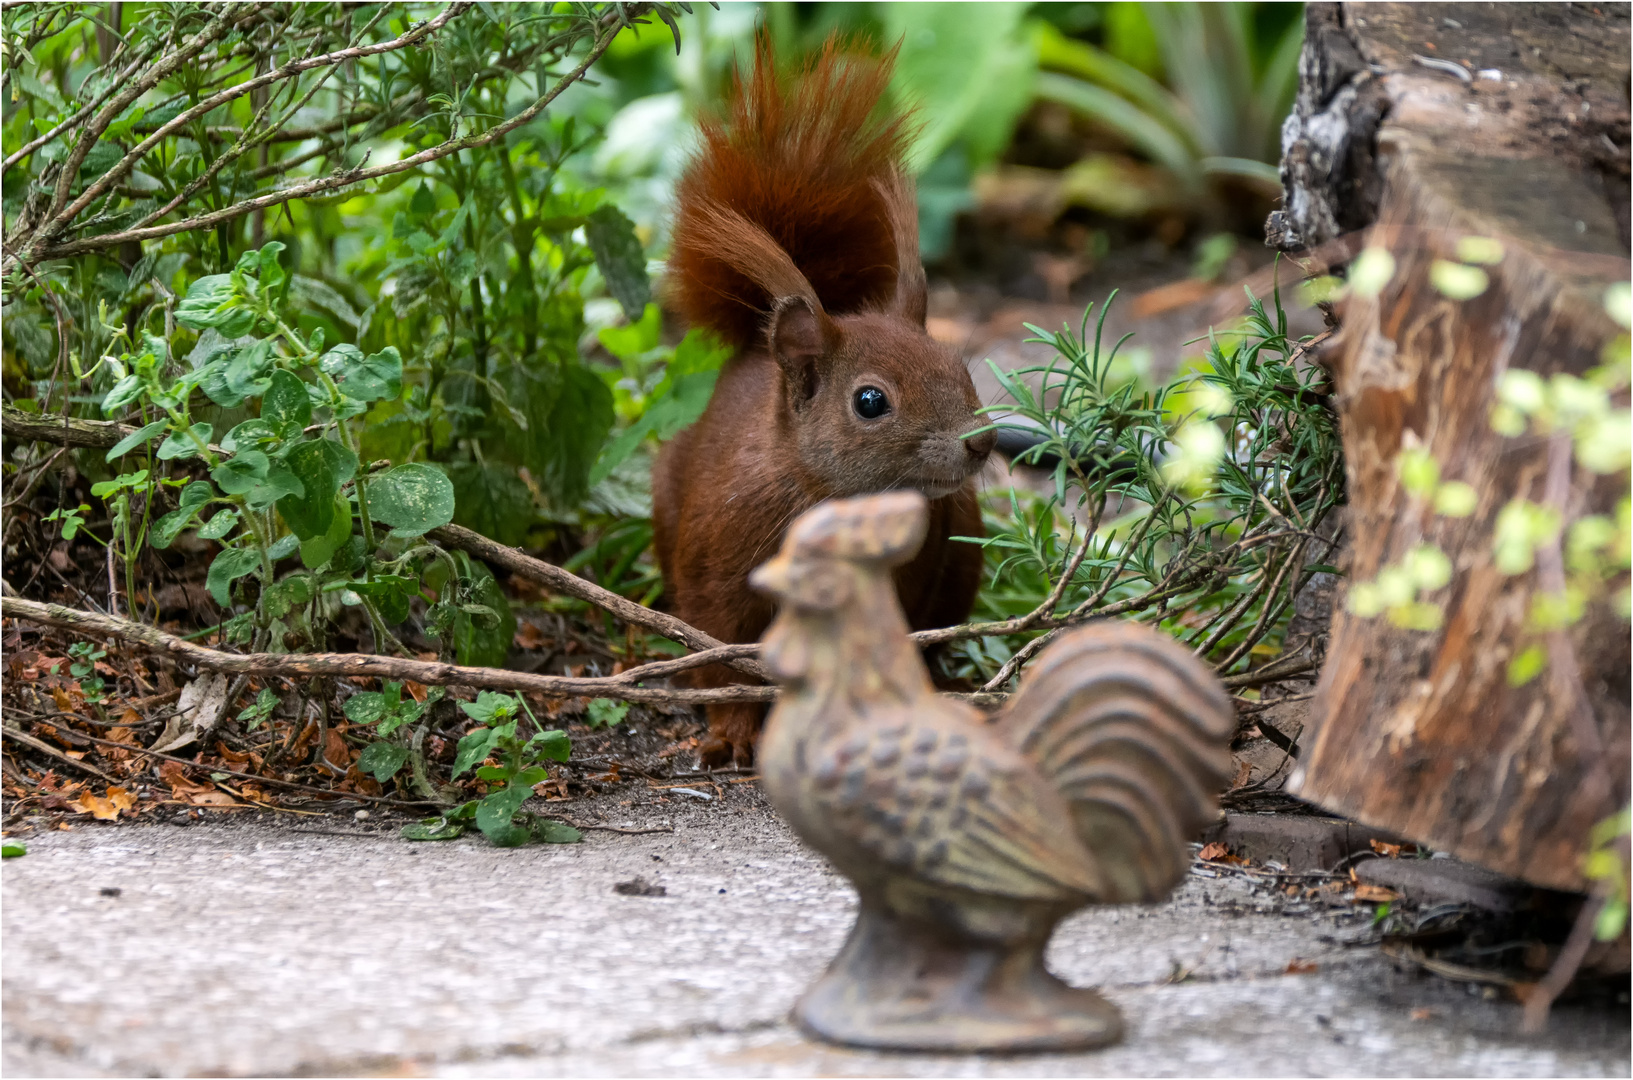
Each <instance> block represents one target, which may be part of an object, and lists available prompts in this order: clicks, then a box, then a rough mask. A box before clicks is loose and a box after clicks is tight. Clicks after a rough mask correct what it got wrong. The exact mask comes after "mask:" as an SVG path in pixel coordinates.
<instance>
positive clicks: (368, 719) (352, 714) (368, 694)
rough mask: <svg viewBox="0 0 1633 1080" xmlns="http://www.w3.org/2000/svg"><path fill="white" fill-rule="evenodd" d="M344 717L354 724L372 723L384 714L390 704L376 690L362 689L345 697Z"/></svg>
mask: <svg viewBox="0 0 1633 1080" xmlns="http://www.w3.org/2000/svg"><path fill="white" fill-rule="evenodd" d="M345 708H346V719H348V720H350V721H351V722H352V723H354V724H372V723H374V722H375V721H377V720H379V719H380V718H381V717H382V716H384V715H385V714H386V710H387V709H388V708H390V705H389V704H388V703H387V701H386V696H385V695H384V694H382V693H380V692H379V691H377V690H364V691H363V692H362V693H358V694H353V695H352V696H351V697H349V698H347V699H346V706H345Z"/></svg>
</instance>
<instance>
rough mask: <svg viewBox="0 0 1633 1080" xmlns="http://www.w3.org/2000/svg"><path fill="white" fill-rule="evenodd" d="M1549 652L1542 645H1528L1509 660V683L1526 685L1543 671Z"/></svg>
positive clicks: (1511, 684)
mask: <svg viewBox="0 0 1633 1080" xmlns="http://www.w3.org/2000/svg"><path fill="white" fill-rule="evenodd" d="M1547 665H1548V654H1547V653H1546V652H1545V651H1543V648H1542V646H1541V645H1528V646H1526V647H1525V648H1524V649H1523V650H1521V651H1520V652H1519V653H1518V654H1516V655H1515V657H1514V659H1512V660H1510V661H1509V662H1508V685H1509V686H1524V685H1525V684H1526V683H1528V682H1530V681H1531V680H1532V679H1534V678H1536V677H1537V676H1538V675H1540V674H1541V673H1542V669H1543V668H1544V667H1546V666H1547Z"/></svg>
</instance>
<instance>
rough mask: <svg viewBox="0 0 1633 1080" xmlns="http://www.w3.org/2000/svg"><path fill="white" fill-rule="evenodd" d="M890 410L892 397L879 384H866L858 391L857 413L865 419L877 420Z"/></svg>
mask: <svg viewBox="0 0 1633 1080" xmlns="http://www.w3.org/2000/svg"><path fill="white" fill-rule="evenodd" d="M889 411H890V399H889V398H887V397H885V392H884V391H883V390H881V389H879V388H878V387H877V386H864V387H862V389H860V390H858V391H857V392H856V415H857V416H860V417H861V418H862V419H864V420H877V419H879V417H881V416H883V415H884V414H885V413H887V412H889Z"/></svg>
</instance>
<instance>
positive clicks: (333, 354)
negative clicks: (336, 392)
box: [318, 345, 403, 402]
mask: <svg viewBox="0 0 1633 1080" xmlns="http://www.w3.org/2000/svg"><path fill="white" fill-rule="evenodd" d="M318 365H319V367H321V368H322V369H323V371H324V373H325V374H327V375H329V376H330V377H332V378H334V379H337V380H339V381H340V383H341V389H342V390H343V391H345V393H346V396H347V397H350V398H355V399H356V400H358V401H364V402H367V401H375V400H378V399H380V398H387V399H390V398H396V397H399V396H401V394H402V392H403V358H402V355H401V354H400V353H398V352H397V348H396V346H394V345H393V346H388V347H387V348H385V349H382V350H381V351H379V352H377V353H374V354H373V355H371V356H367V357H365V356H364V355H363V350H361V349H359V348H358V347H357V346H356V345H336V346H335V347H334V348H332V349H330V350H329V351H328V352H326V353H324V354H323V359H322V360H320V361H319V362H318Z"/></svg>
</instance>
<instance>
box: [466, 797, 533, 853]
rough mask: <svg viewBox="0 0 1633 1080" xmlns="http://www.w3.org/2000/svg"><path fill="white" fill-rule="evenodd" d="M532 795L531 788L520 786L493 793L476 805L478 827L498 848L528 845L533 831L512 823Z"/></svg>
mask: <svg viewBox="0 0 1633 1080" xmlns="http://www.w3.org/2000/svg"><path fill="white" fill-rule="evenodd" d="M532 794H533V791H532V789H531V788H527V787H523V786H521V785H518V784H511V785H507V786H506V787H505V788H503V789H502V790H500V791H495V792H493V793H492V794H491V795H489V796H488V797H487V798H485V799H483V800H482V801H481V802H480V803H478V804H477V805H476V827H477V828H478V829H481V830H482V835H484V836H486V837H487V838H488V840H489V841H490V842H492V843H493V844H495V845H497V846H498V847H519V846H521V845H522V844H525V843H527V841H528V838H529V837H530V836H531V830H529V829H525V828H520V827H518V826H516V825H513V824H512V823H511V822H512V819H513V818H514V817H515V816H516V811H518V810H520V809H521V807H522V804H523V803H524V802H526V801H527V800H528V798H529V797H530V796H531V795H532Z"/></svg>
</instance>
